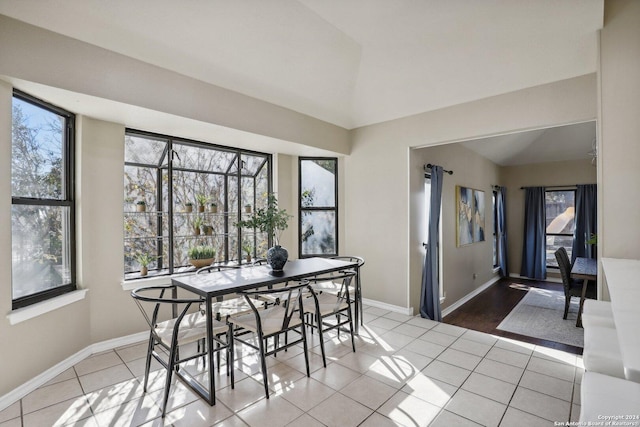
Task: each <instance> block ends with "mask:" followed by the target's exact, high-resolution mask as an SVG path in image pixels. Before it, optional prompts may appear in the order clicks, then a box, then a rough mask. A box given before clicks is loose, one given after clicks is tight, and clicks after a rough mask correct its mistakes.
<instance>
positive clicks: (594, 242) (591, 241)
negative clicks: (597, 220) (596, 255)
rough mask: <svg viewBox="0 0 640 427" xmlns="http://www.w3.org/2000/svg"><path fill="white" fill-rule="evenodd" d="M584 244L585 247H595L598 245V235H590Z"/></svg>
mask: <svg viewBox="0 0 640 427" xmlns="http://www.w3.org/2000/svg"><path fill="white" fill-rule="evenodd" d="M585 243H586V244H587V245H597V244H598V235H597V234H595V233H591V237H590V238H589V240H587V241H586V242H585Z"/></svg>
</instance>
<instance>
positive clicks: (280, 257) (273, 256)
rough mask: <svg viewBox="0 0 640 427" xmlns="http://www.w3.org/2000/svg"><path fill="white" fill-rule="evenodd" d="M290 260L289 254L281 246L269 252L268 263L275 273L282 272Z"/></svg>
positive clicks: (270, 249)
mask: <svg viewBox="0 0 640 427" xmlns="http://www.w3.org/2000/svg"><path fill="white" fill-rule="evenodd" d="M288 258H289V252H287V250H286V249H285V248H283V247H282V246H280V245H276V246H274V247H272V248H269V250H268V251H267V263H268V264H269V265H270V266H271V269H272V270H273V271H282V269H283V268H284V265H285V264H286V262H287V259H288Z"/></svg>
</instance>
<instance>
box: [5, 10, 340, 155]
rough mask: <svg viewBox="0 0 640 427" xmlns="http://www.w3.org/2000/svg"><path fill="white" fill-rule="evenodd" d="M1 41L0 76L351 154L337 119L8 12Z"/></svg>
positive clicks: (166, 130) (166, 131) (168, 131)
mask: <svg viewBox="0 0 640 427" xmlns="http://www.w3.org/2000/svg"><path fill="white" fill-rule="evenodd" d="M0 40H2V49H0V76H1V75H5V76H9V77H14V78H18V79H22V80H27V81H29V82H35V83H40V84H44V85H49V86H53V87H56V88H61V89H66V90H69V91H73V92H78V93H82V94H87V95H92V96H96V97H100V98H104V99H108V100H113V101H118V102H122V103H124V104H128V105H135V106H139V107H144V108H148V109H150V110H154V111H160V112H163V113H169V114H175V115H177V116H181V117H186V118H189V119H194V120H197V121H202V122H206V123H215V124H217V125H220V126H225V127H228V128H232V129H238V130H241V131H246V132H250V133H256V134H259V135H265V136H269V137H273V138H278V139H282V140H285V141H292V142H295V143H298V144H304V145H308V146H311V147H317V148H321V149H327V150H331V151H335V152H338V153H342V154H348V153H349V134H348V132H347V131H346V130H345V129H343V128H341V127H339V126H335V125H332V124H330V123H327V122H323V121H321V120H318V119H314V118H312V117H309V116H306V115H304V114H301V113H298V112H295V111H292V110H288V109H286V108H283V107H279V106H277V105H274V104H269V103H268V102H264V101H260V100H258V99H255V98H251V97H249V96H246V95H242V94H240V93H237V92H232V91H230V90H227V89H223V88H221V87H218V86H214V85H211V84H207V83H204V82H202V81H200V80H196V79H193V78H190V77H186V76H184V75H181V74H178V73H175V72H172V71H169V70H166V69H163V68H160V67H156V66H154V65H150V64H148V63H145V62H142V61H139V60H136V59H133V58H131V57H127V56H124V55H120V54H118V53H115V52H111V51H108V50H105V49H102V48H99V47H96V46H94V45H91V44H88V43H84V42H81V41H78V40H75V39H72V38H69V37H66V36H63V35H60V34H57V33H54V32H51V31H47V30H44V29H41V28H38V27H34V26H32V25H28V24H25V23H23V22H20V21H16V20H14V19H11V18H8V17H6V16H4V15H0ZM68 108H71V107H68ZM128 124H129V125H130V123H128ZM147 130H150V131H151V130H153V131H156V132H161V133H162V132H165V133H169V134H171V133H172V132H171V130H169V129H164V130H162V131H161V130H159V129H147ZM181 136H183V137H189V135H181ZM209 142H218V143H224V142H222V141H213V140H212V141H209ZM254 149H256V150H261V151H265V150H268V148H258V147H255V148H254Z"/></svg>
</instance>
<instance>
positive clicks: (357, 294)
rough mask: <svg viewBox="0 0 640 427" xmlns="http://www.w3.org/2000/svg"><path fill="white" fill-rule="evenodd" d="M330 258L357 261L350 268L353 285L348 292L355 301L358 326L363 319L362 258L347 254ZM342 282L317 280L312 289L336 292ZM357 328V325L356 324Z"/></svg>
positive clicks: (361, 324)
mask: <svg viewBox="0 0 640 427" xmlns="http://www.w3.org/2000/svg"><path fill="white" fill-rule="evenodd" d="M330 259H336V260H340V261H347V262H353V263H357V266H355V267H352V268H350V269H351V270H353V271H355V273H356V276H355V280H354V282H355V286H351V288H350V292H351V293H352V294H353V300H354V301H355V303H356V304H355V310H354V313H355V321H356V323H359V324H360V326H363V325H364V320H363V316H362V282H361V271H360V269H361V267H362V266H363V265H364V258H362V257H359V256H349V255H340V256H332V257H330ZM341 286H342V284H341V283H332V282H331V281H324V282H318V283H316V284H315V285H314V289H321V288H322V289H323V290H324V291H325V292H333V293H336V292H338V291H339V290H340V288H341ZM356 330H357V326H356Z"/></svg>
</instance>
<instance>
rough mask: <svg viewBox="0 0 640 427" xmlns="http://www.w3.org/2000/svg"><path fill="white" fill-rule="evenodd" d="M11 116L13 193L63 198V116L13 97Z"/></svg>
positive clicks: (21, 195)
mask: <svg viewBox="0 0 640 427" xmlns="http://www.w3.org/2000/svg"><path fill="white" fill-rule="evenodd" d="M12 120H13V122H12V129H11V131H12V138H11V191H12V195H13V196H14V197H33V198H38V199H56V200H63V199H65V197H66V194H65V185H64V168H65V166H66V165H65V164H64V151H63V147H64V146H65V123H66V119H65V118H64V117H63V116H60V115H58V114H55V113H52V112H50V111H48V110H45V109H43V108H41V107H38V106H36V105H33V104H31V103H29V102H26V101H23V100H21V99H19V98H16V97H14V98H13V116H12Z"/></svg>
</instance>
